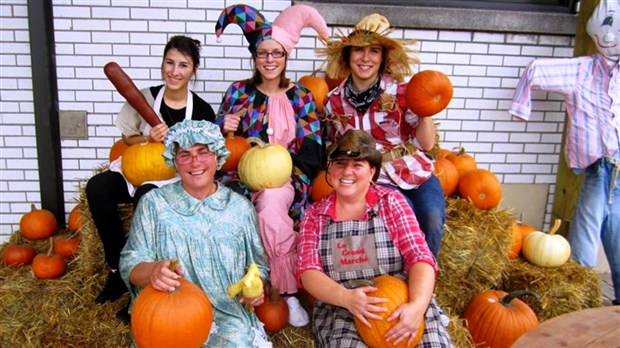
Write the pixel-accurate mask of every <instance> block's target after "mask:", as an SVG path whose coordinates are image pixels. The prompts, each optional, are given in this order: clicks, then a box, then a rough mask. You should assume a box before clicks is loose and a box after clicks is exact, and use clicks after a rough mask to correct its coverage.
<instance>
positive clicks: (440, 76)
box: [405, 70, 453, 117]
mask: <svg viewBox="0 0 620 348" xmlns="http://www.w3.org/2000/svg"><path fill="white" fill-rule="evenodd" d="M452 93H453V89H452V83H451V82H450V79H449V78H448V77H447V76H446V75H445V74H444V73H442V72H439V71H435V70H423V71H420V72H418V73H417V74H415V75H413V76H412V77H411V79H410V80H409V83H407V89H406V91H405V101H406V103H407V107H408V108H409V109H410V110H411V111H413V112H414V113H415V114H416V115H418V116H420V117H427V116H432V115H435V114H437V113H439V112H441V111H442V110H443V109H445V108H446V107H447V106H448V104H449V103H450V100H452Z"/></svg>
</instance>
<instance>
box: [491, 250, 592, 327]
mask: <svg viewBox="0 0 620 348" xmlns="http://www.w3.org/2000/svg"><path fill="white" fill-rule="evenodd" d="M600 282H601V280H600V278H599V276H598V274H597V273H596V271H594V270H592V269H590V268H587V267H584V266H581V265H579V264H578V263H576V262H575V261H573V260H572V259H570V260H568V262H566V263H565V264H564V265H562V266H560V267H554V268H548V267H540V266H536V265H533V264H531V263H529V262H527V261H525V260H524V259H523V258H519V259H518V260H514V261H512V262H510V263H509V264H508V266H507V268H506V272H505V274H504V278H503V279H502V282H501V285H500V288H501V289H502V290H503V291H506V292H511V291H515V290H530V291H534V292H536V293H538V294H539V295H540V301H536V300H534V299H532V298H531V297H530V296H526V297H524V298H523V299H522V300H523V301H524V302H526V303H527V304H528V305H529V306H530V307H531V308H532V309H533V310H534V312H536V315H537V316H538V319H539V320H540V321H541V322H542V321H545V320H548V319H551V318H553V317H556V316H558V315H562V314H565V313H570V312H574V311H578V310H582V309H586V308H594V307H600V306H601V304H602V300H601V283H600Z"/></svg>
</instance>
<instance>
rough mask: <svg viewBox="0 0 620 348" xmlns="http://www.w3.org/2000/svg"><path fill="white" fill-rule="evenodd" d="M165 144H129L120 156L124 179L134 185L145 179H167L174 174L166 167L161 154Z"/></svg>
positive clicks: (140, 183)
mask: <svg viewBox="0 0 620 348" xmlns="http://www.w3.org/2000/svg"><path fill="white" fill-rule="evenodd" d="M165 149H166V146H165V145H164V144H162V143H152V142H147V143H140V144H134V145H131V146H130V147H129V148H128V149H127V150H125V152H124V153H123V157H122V158H121V171H122V172H123V175H124V176H125V179H127V181H129V182H130V183H131V184H132V185H134V186H140V185H142V183H144V182H146V181H160V180H168V179H170V178H172V177H173V176H174V175H175V174H176V172H177V171H176V170H175V169H174V168H171V167H168V166H167V165H166V162H164V157H163V156H162V155H163V153H164V150H165Z"/></svg>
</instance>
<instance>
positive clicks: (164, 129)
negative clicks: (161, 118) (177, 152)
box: [149, 122, 168, 143]
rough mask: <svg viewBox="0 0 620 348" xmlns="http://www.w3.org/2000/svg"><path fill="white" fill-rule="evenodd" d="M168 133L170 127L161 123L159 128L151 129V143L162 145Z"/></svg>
mask: <svg viewBox="0 0 620 348" xmlns="http://www.w3.org/2000/svg"><path fill="white" fill-rule="evenodd" d="M167 133H168V125H167V124H165V123H163V122H162V123H160V124H158V125H157V126H155V127H153V128H151V133H150V134H149V137H150V140H149V141H151V142H154V143H162V142H163V141H164V137H165V136H166V134H167Z"/></svg>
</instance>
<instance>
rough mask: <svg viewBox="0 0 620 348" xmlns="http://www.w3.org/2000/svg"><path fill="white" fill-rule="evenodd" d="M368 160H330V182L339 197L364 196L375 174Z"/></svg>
mask: <svg viewBox="0 0 620 348" xmlns="http://www.w3.org/2000/svg"><path fill="white" fill-rule="evenodd" d="M375 170H376V169H375V167H372V166H371V165H370V163H369V162H368V161H366V160H353V159H339V160H335V161H332V162H330V165H329V171H328V172H329V175H330V178H331V179H330V180H331V181H330V182H331V184H332V185H333V186H334V191H336V194H337V195H338V196H339V197H348V198H363V197H365V196H366V192H367V191H368V188H369V187H370V183H371V182H372V177H373V175H374V174H375Z"/></svg>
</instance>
